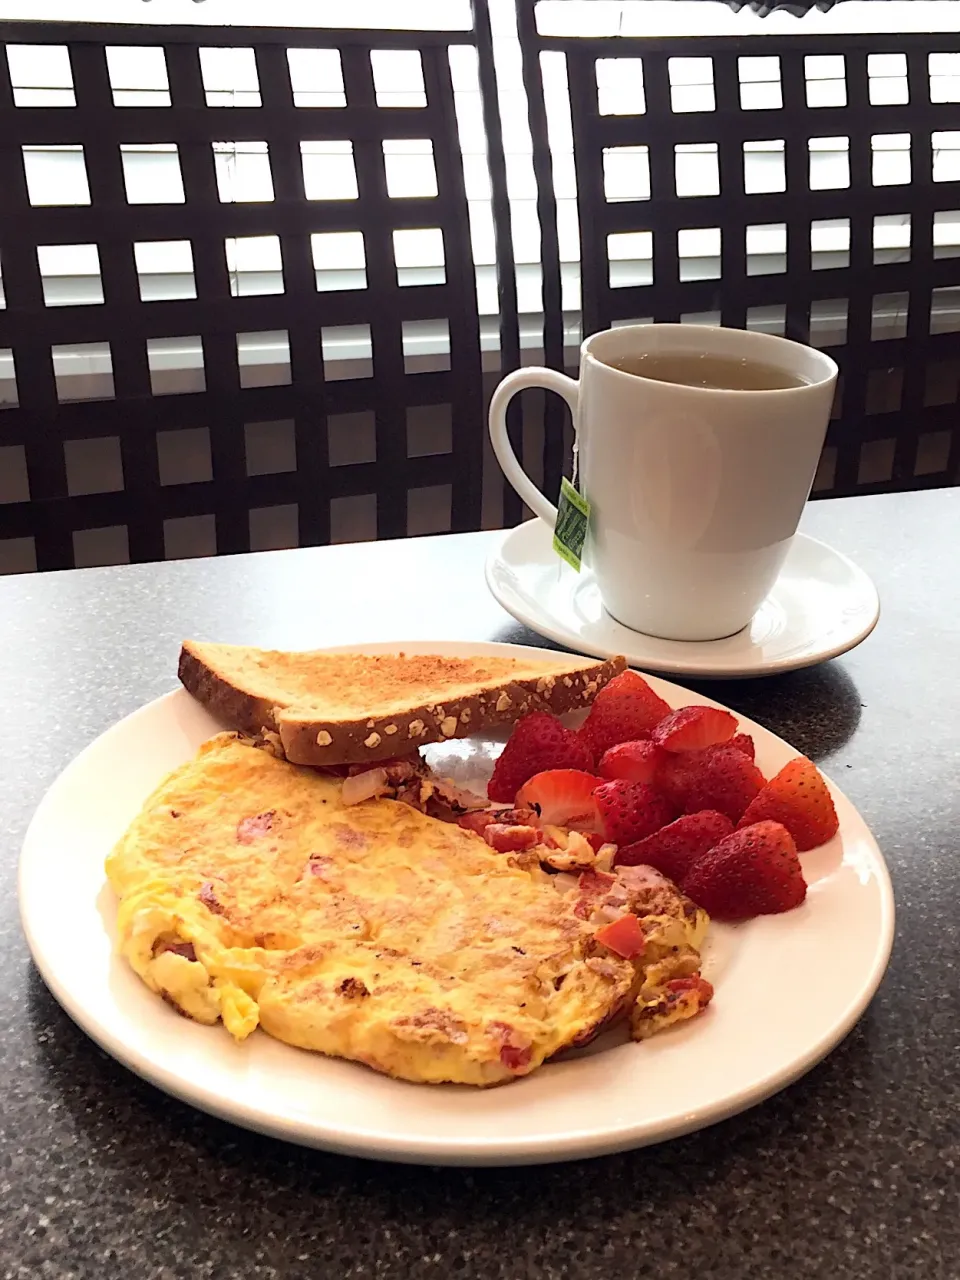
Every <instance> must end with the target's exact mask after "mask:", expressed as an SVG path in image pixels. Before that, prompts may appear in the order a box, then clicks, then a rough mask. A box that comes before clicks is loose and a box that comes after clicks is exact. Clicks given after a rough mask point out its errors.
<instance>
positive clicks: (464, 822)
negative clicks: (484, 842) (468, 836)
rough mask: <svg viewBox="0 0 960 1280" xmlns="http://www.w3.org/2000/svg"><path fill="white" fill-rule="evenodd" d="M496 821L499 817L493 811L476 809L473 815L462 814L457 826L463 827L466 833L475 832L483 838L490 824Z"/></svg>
mask: <svg viewBox="0 0 960 1280" xmlns="http://www.w3.org/2000/svg"><path fill="white" fill-rule="evenodd" d="M496 821H497V815H496V813H495V812H494V810H493V809H476V810H474V812H473V813H464V814H461V816H460V817H459V818H458V819H457V826H458V827H463V828H464V829H465V830H466V831H475V832H476V833H477V835H478V836H482V835H483V833H484V831H485V830H486V829H487V827H489V825H490V823H491V822H496Z"/></svg>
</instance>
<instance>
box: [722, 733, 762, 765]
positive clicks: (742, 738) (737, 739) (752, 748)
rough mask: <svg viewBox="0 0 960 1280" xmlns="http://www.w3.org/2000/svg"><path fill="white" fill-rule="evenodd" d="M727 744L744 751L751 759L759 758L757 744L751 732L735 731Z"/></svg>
mask: <svg viewBox="0 0 960 1280" xmlns="http://www.w3.org/2000/svg"><path fill="white" fill-rule="evenodd" d="M727 746H730V747H736V748H737V750H738V751H742V752H743V754H744V755H745V756H749V757H750V759H751V760H756V758H757V744H756V743H755V742H754V740H753V739H752V738H751V737H750V735H749V733H735V734H734V735H733V737H732V738H731V739H730V741H729V742H728V743H727Z"/></svg>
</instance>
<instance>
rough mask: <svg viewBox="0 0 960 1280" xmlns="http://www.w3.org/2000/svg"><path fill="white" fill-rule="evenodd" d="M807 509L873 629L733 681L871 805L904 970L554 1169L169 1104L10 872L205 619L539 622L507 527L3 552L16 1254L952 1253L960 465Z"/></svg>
mask: <svg viewBox="0 0 960 1280" xmlns="http://www.w3.org/2000/svg"><path fill="white" fill-rule="evenodd" d="M805 528H806V529H807V530H808V531H809V532H811V533H813V534H815V535H818V536H821V537H823V538H826V539H827V540H829V541H830V542H832V543H833V544H834V545H835V546H836V547H838V548H839V549H840V550H842V551H845V552H847V553H848V554H849V555H851V556H852V557H853V558H854V559H856V560H857V561H858V562H859V563H860V564H861V565H862V566H863V568H864V569H866V570H867V571H868V572H869V573H870V574H872V575H873V577H874V579H875V580H876V582H877V584H878V586H879V589H880V594H881V597H882V601H883V617H882V618H881V621H880V625H879V627H878V629H877V631H876V632H875V633H874V635H873V636H872V637H871V638H870V639H869V640H868V641H867V642H866V643H865V644H864V645H862V646H861V647H860V648H859V649H857V650H855V651H854V652H853V653H852V654H849V655H848V656H846V657H845V658H841V659H838V660H836V661H834V662H831V663H828V664H826V665H824V666H822V667H819V668H817V669H814V670H811V671H806V672H797V673H794V674H791V675H786V676H780V677H775V678H770V679H767V680H763V681H754V682H747V683H730V684H724V685H711V686H710V691H711V692H712V693H713V694H715V696H717V697H719V698H721V699H722V700H724V701H726V702H728V703H729V704H730V705H731V706H732V707H734V708H736V709H737V710H739V711H741V712H743V713H744V714H746V715H749V716H752V717H754V718H755V719H757V720H759V721H760V722H761V723H763V724H765V725H767V726H768V727H769V728H771V729H773V730H774V731H775V732H777V733H780V734H783V735H784V736H785V737H787V738H788V739H789V740H790V741H791V742H792V743H794V744H795V745H796V746H797V747H798V748H800V749H801V750H803V751H805V752H807V753H808V754H810V755H812V756H813V757H814V759H816V760H819V761H822V762H823V763H824V764H825V766H826V767H827V769H828V770H829V772H830V773H831V774H832V775H833V776H834V777H835V778H836V779H837V781H838V782H839V783H840V785H841V786H842V787H843V788H844V789H845V790H846V791H847V792H848V794H849V795H850V796H851V798H852V799H853V801H854V802H855V803H856V804H857V805H858V806H859V808H860V809H861V811H862V812H863V814H864V815H865V817H866V818H867V820H868V821H869V822H870V824H871V825H872V827H873V829H874V831H875V833H876V835H877V839H878V840H879V842H880V845H881V847H882V849H883V850H884V853H885V854H886V857H887V859H888V862H889V864H890V868H891V871H892V874H893V879H894V884H895V888H896V893H897V904H898V911H899V915H898V929H897V941H896V945H895V947H894V954H893V960H892V963H891V966H890V970H889V972H888V975H887V977H886V980H885V981H884V983H883V986H882V987H881V989H880V992H879V994H878V995H877V997H876V999H875V1000H874V1002H873V1004H872V1005H871V1007H870V1009H869V1010H868V1012H867V1014H866V1015H865V1017H864V1018H863V1019H862V1021H861V1022H860V1024H859V1026H858V1027H857V1028H856V1030H855V1031H854V1032H853V1033H852V1034H851V1035H850V1036H849V1038H848V1039H847V1040H846V1041H845V1042H844V1044H843V1045H841V1046H840V1048H838V1049H837V1050H836V1051H835V1052H834V1053H833V1054H832V1055H831V1056H830V1057H829V1058H828V1059H827V1060H826V1061H825V1062H824V1063H823V1064H822V1065H820V1066H819V1067H817V1068H816V1069H815V1070H814V1071H812V1072H811V1073H810V1074H809V1075H808V1076H807V1077H806V1078H805V1079H803V1080H801V1081H800V1082H799V1083H797V1084H795V1085H793V1086H792V1087H791V1088H790V1089H788V1090H786V1091H785V1092H784V1093H782V1094H780V1095H779V1096H778V1097H776V1098H774V1099H772V1100H770V1101H769V1102H767V1103H765V1104H764V1105H763V1106H761V1107H758V1108H756V1109H755V1110H753V1111H750V1112H747V1113H746V1114H745V1115H742V1116H739V1117H737V1118H735V1119H733V1120H730V1121H727V1122H725V1123H723V1124H721V1125H717V1126H716V1127H715V1128H713V1129H710V1130H707V1131H705V1132H703V1133H699V1134H694V1135H692V1136H690V1137H687V1138H683V1139H680V1140H678V1141H676V1142H673V1143H670V1144H668V1145H666V1146H663V1147H659V1148H648V1149H646V1150H642V1151H638V1152H635V1153H632V1154H626V1155H621V1156H617V1157H611V1158H607V1159H601V1160H596V1161H592V1162H584V1163H581V1164H570V1165H558V1166H548V1167H545V1168H542V1169H512V1170H495V1169H488V1170H475V1171H470V1170H456V1169H453V1170H432V1169H415V1168H404V1167H400V1166H389V1165H380V1164H374V1163H365V1162H361V1161H356V1160H350V1159H345V1158H342V1157H336V1156H330V1155H325V1154H322V1153H319V1152H314V1151H307V1150H301V1149H298V1148H296V1147H291V1146H284V1145H283V1144H281V1143H279V1142H275V1141H272V1140H269V1139H266V1138H261V1137H257V1136H253V1135H250V1134H247V1133H244V1132H241V1131H240V1130H237V1129H234V1128H232V1127H230V1126H229V1125H227V1124H224V1123H221V1122H219V1121H216V1120H212V1119H209V1118H208V1117H206V1116H204V1115H201V1114H199V1113H196V1112H194V1111H192V1110H190V1109H189V1108H187V1107H185V1106H183V1105H181V1104H180V1103H177V1102H174V1101H172V1100H171V1099H170V1098H167V1097H165V1096H164V1095H163V1094H161V1093H159V1092H157V1090H155V1089H154V1088H152V1087H151V1086H149V1085H147V1084H144V1083H143V1082H142V1081H140V1080H138V1079H137V1078H135V1077H134V1076H132V1075H131V1074H129V1073H128V1072H127V1071H125V1070H124V1069H123V1068H121V1067H120V1066H118V1065H117V1064H116V1063H114V1062H113V1061H112V1060H111V1059H109V1058H108V1057H106V1056H105V1055H104V1054H103V1053H101V1052H100V1050H98V1049H97V1048H96V1047H95V1046H94V1045H93V1044H92V1043H91V1042H90V1041H88V1040H87V1039H86V1038H85V1037H84V1036H83V1034H82V1033H81V1032H80V1031H79V1030H78V1029H77V1028H76V1027H75V1026H74V1025H73V1024H72V1023H71V1022H70V1020H69V1019H68V1018H67V1017H66V1015H65V1014H63V1013H62V1012H61V1010H60V1009H59V1007H58V1006H57V1005H56V1004H55V1003H54V1001H53V1000H52V998H51V997H50V996H49V995H48V993H47V991H46V989H45V988H44V986H43V984H42V982H41V981H40V979H39V978H38V976H37V974H36V971H35V970H34V968H33V966H32V964H31V962H30V959H29V957H28V954H27V950H26V946H25V945H24V942H23V939H22V937H21V934H20V928H19V923H18V919H17V909H16V900H15V866H16V859H17V854H18V850H19V846H20V841H21V838H22V836H23V832H24V829H25V827H26V825H27V822H28V820H29V818H30V814H31V812H32V811H33V808H34V806H35V805H36V803H37V801H38V800H39V799H40V797H41V795H42V794H43V791H44V789H45V788H46V787H47V786H48V785H49V783H51V782H52V781H53V779H54V778H55V777H56V775H57V773H58V772H59V771H60V769H61V768H62V767H63V766H64V765H65V764H66V763H67V761H68V760H70V758H71V757H72V756H73V755H74V754H75V753H76V752H77V751H78V750H79V749H80V748H81V747H82V746H83V745H84V744H85V743H87V742H89V741H90V740H91V739H92V738H94V737H95V736H96V735H97V734H99V733H100V732H101V731H102V730H103V729H105V728H107V726H108V725H110V724H112V723H113V721H115V720H116V719H117V718H118V717H120V716H122V715H125V714H126V713H127V712H128V711H131V710H133V709H134V708H135V707H137V706H139V705H140V704H142V703H143V702H146V701H147V700H148V699H150V698H153V697H155V696H156V695H157V694H159V693H162V692H164V691H165V690H167V689H169V688H171V687H172V685H173V684H174V679H173V672H174V664H175V659H176V654H177V646H178V643H179V641H180V639H181V637H182V636H184V635H187V634H192V635H198V636H204V637H207V638H211V639H221V640H233V641H238V642H255V643H262V644H276V645H289V646H301V645H302V646H308V645H322V644H327V643H330V644H333V643H349V642H351V641H360V640H375V639H381V638H383V639H391V638H394V637H406V638H411V639H414V638H427V637H434V638H459V639H465V638H474V639H498V640H510V641H523V642H525V643H533V642H535V640H534V637H532V636H531V635H530V633H529V632H527V631H525V630H524V629H523V628H521V627H519V626H517V625H516V624H515V623H514V622H513V620H512V619H511V618H509V617H508V616H507V615H506V614H505V613H503V612H502V610H501V609H500V608H499V607H498V606H497V605H496V604H495V603H494V601H493V600H492V599H491V598H490V597H489V596H488V595H487V592H486V589H485V587H484V585H483V580H482V576H481V568H482V564H483V560H484V557H485V555H486V552H487V550H488V548H489V547H490V545H491V542H492V540H493V536H494V535H490V534H471V535H466V536H463V537H457V538H454V537H447V538H431V539H424V540H421V541H416V542H405V543H381V544H378V545H360V546H347V547H339V548H329V549H322V550H304V551H292V552H276V553H270V554H263V555H255V556H240V557H236V558H232V559H220V560H202V561H201V560H197V561H184V562H179V563H171V564H160V565H142V566H134V567H124V568H117V569H90V570H83V571H77V572H73V573H68V574H60V573H58V574H49V575H45V576H27V577H22V578H16V579H0V706H2V707H3V708H4V712H5V718H6V731H5V743H6V752H5V757H4V761H3V767H2V779H3V784H2V788H0V831H2V832H3V848H2V858H0V874H2V876H3V893H2V896H0V961H2V972H3V975H4V980H3V984H2V989H0V1061H2V1069H3V1075H2V1085H3V1095H2V1117H3V1118H2V1126H0V1129H2V1132H0V1206H2V1208H0V1272H2V1275H3V1277H4V1280H7V1278H9V1280H12V1278H13V1277H16V1278H17V1280H21V1278H23V1280H27V1278H29V1280H35V1278H38V1277H56V1278H59V1277H64V1278H66V1277H73V1278H75V1280H87V1278H88V1277H91V1278H92V1277H97V1278H98V1280H113V1278H114V1277H117V1278H119V1277H123V1278H124V1280H171V1278H172V1277H178V1278H179V1277H184V1278H185V1280H186V1278H187V1277H190V1278H191V1280H192V1278H193V1277H210V1278H211V1280H212V1278H214V1277H215V1278H216V1280H227V1278H228V1277H229V1278H232V1277H238V1278H239V1277H243V1278H244V1280H252V1278H253V1277H283V1278H286V1277H294V1276H311V1277H314V1276H316V1277H327V1276H330V1277H337V1278H338V1280H339V1277H346V1276H351V1277H368V1276H370V1277H372V1276H392V1275H397V1276H401V1275H403V1276H406V1275H418V1276H419V1275H423V1276H448V1275H451V1274H452V1275H455V1276H461V1275H462V1276H474V1275H476V1276H484V1277H503V1278H504V1280H519V1278H520V1277H526V1276H531V1277H532V1276H536V1277H554V1276H557V1277H559V1276H570V1277H601V1276H602V1277H614V1278H616V1280H619V1278H620V1277H623V1278H624V1280H628V1278H629V1280H632V1277H635V1276H641V1275H642V1276H647V1275H649V1276H654V1275H656V1276H657V1277H669V1276H678V1277H684V1280H686V1278H687V1277H688V1276H696V1275H699V1276H702V1277H711V1280H713V1278H718V1280H722V1278H723V1277H730V1278H731V1280H732V1278H734V1277H736V1278H737V1280H741V1278H744V1280H756V1278H758V1277H763V1278H766V1277H770V1280H793V1277H824V1278H829V1280H846V1278H848V1277H849V1278H853V1277H856V1278H857V1280H860V1278H861V1277H862V1278H864V1280H867V1278H868V1277H869V1280H876V1278H878V1277H879V1278H882V1280H887V1278H888V1277H890V1278H892V1280H907V1278H908V1277H918V1280H919V1278H921V1277H922V1280H939V1278H941V1277H942V1278H943V1280H956V1278H957V1277H958V1276H960V1217H958V1214H957V1199H956V1195H957V1180H958V1173H957V1166H958V1163H960V1052H958V1051H960V1030H958V1029H960V1019H958V998H957V985H958V984H957V956H958V952H960V926H958V915H960V907H958V903H960V847H958V845H960V841H958V838H957V835H956V831H957V820H958V817H960V789H958V779H957V775H958V762H960V749H958V743H960V736H958V722H960V680H958V675H957V656H958V652H960V645H958V634H957V633H958V626H960V572H958V566H957V548H958V547H960V492H958V491H957V490H944V491H939V492H928V493H922V494H908V495H902V496H888V497H878V498H854V499H850V500H844V501H836V502H832V503H820V504H816V505H814V506H813V507H811V508H810V510H809V512H808V514H807V517H806V520H805ZM411 584H414V585H411ZM69 856H70V851H69V849H65V850H64V857H69ZM82 945H83V942H82V939H78V946H82ZM704 1069H705V1070H709V1063H705V1064H704Z"/></svg>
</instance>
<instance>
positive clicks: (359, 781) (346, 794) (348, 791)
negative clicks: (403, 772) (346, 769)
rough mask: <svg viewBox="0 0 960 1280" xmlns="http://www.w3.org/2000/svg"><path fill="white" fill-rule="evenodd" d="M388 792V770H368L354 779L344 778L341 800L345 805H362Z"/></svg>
mask: <svg viewBox="0 0 960 1280" xmlns="http://www.w3.org/2000/svg"><path fill="white" fill-rule="evenodd" d="M387 790H389V787H388V785H387V771H386V769H367V770H366V772H364V773H356V774H354V775H353V777H352V778H344V780H343V787H342V788H341V791H340V800H341V802H342V803H343V804H361V803H362V802H363V801H364V800H372V799H373V798H374V796H378V795H380V794H381V793H382V792H384V791H387Z"/></svg>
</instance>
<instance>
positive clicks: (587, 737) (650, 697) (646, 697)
mask: <svg viewBox="0 0 960 1280" xmlns="http://www.w3.org/2000/svg"><path fill="white" fill-rule="evenodd" d="M669 710H670V707H669V704H668V703H666V702H664V700H663V699H662V698H661V697H660V696H659V694H656V693H654V691H653V690H652V689H651V688H650V686H649V685H648V684H647V682H646V680H644V678H643V676H639V675H637V673H636V671H622V672H621V673H620V675H618V676H614V678H613V679H612V680H611V681H610V683H609V684H608V685H605V686H604V687H603V688H602V689H601V690H600V692H599V693H598V694H597V696H596V697H595V698H594V700H593V706H592V707H591V708H590V714H589V715H588V716H587V718H586V720H584V722H583V724H582V725H581V726H580V736H581V737H582V738H583V740H584V742H586V743H587V744H588V745H589V747H590V748H591V750H592V751H593V753H594V755H595V756H597V757H599V756H602V755H603V753H604V752H605V751H606V750H607V749H608V747H613V746H616V744H617V743H618V742H633V741H636V739H637V738H649V736H650V730H651V729H652V728H653V726H654V725H655V724H658V723H659V722H660V721H661V720H662V719H663V717H664V716H665V715H666V714H667V713H668V712H669Z"/></svg>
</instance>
